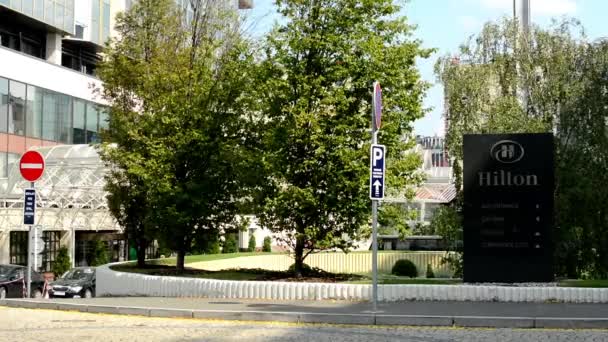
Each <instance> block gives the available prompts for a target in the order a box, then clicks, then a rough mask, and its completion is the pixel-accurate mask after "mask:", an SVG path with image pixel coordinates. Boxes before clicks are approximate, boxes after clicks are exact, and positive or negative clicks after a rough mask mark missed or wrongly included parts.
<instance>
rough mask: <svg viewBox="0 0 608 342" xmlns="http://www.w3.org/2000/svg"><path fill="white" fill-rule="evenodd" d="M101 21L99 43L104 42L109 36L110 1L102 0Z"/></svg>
mask: <svg viewBox="0 0 608 342" xmlns="http://www.w3.org/2000/svg"><path fill="white" fill-rule="evenodd" d="M102 10H103V18H102V19H103V21H102V31H101V40H102V41H101V43H102V44H103V43H105V42H106V40H108V37H109V36H110V1H109V0H104V1H103V8H102Z"/></svg>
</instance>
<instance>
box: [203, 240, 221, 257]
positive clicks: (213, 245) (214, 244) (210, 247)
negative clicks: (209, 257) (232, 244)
mask: <svg viewBox="0 0 608 342" xmlns="http://www.w3.org/2000/svg"><path fill="white" fill-rule="evenodd" d="M203 251H204V252H205V254H219V253H220V241H219V240H217V239H216V240H213V241H208V242H207V243H206V244H205V249H204V250H203Z"/></svg>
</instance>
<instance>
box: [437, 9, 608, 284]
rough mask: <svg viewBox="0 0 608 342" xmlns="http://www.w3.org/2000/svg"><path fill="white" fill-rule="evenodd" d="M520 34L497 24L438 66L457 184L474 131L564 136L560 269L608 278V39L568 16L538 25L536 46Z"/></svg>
mask: <svg viewBox="0 0 608 342" xmlns="http://www.w3.org/2000/svg"><path fill="white" fill-rule="evenodd" d="M518 32H519V31H518V30H517V27H516V25H515V24H514V23H513V22H512V21H509V20H503V21H501V22H499V23H488V24H486V25H485V26H484V28H483V30H482V31H481V32H480V33H479V34H478V35H477V36H476V37H473V38H472V39H471V40H470V41H468V42H467V43H465V44H463V45H462V47H461V49H460V51H459V52H458V53H457V54H456V56H453V55H451V56H446V57H444V58H441V59H440V60H439V61H438V63H437V65H436V72H437V75H438V76H439V79H440V81H441V82H442V84H443V86H444V88H445V89H446V94H447V97H446V100H447V106H448V108H449V113H448V120H449V122H450V125H449V128H448V131H447V132H446V139H447V146H448V149H449V153H450V155H451V156H452V157H453V158H454V159H455V163H454V166H455V168H454V172H455V176H456V179H457V182H456V188H457V189H460V185H461V184H462V170H461V165H460V161H462V135H463V134H464V133H509V132H554V134H555V135H556V139H555V143H556V147H557V148H556V214H557V215H556V225H557V226H558V227H559V229H557V230H556V235H555V241H556V247H555V262H554V264H555V265H556V266H557V269H556V272H557V274H558V275H560V276H568V277H574V278H578V277H581V276H591V277H596V278H597V277H599V278H606V277H608V234H606V233H605V232H606V231H608V214H607V209H606V208H605V205H604V203H606V201H608V192H606V191H599V190H598V189H602V188H603V186H604V185H605V184H606V182H608V172H607V171H608V164H606V160H608V136H607V135H606V122H607V120H608V110H607V108H606V106H605V104H606V103H607V102H608V93H607V92H606V91H605V89H606V87H608V78H607V77H606V74H607V73H608V43H606V42H605V41H601V42H598V41H595V42H589V41H587V38H586V37H585V35H584V29H583V27H582V26H581V25H580V23H578V22H576V21H575V20H568V19H564V20H562V21H559V22H556V23H555V25H554V26H553V27H552V28H551V29H548V30H545V29H541V28H538V27H533V28H532V32H531V35H530V37H529V40H528V43H527V42H526V39H525V38H524V37H522V36H521V35H520V34H519V33H518ZM455 57H456V58H457V59H455ZM518 89H519V90H518ZM522 89H525V90H527V93H528V94H529V96H528V101H527V105H526V106H524V104H523V103H522V102H521V101H520V100H519V98H520V97H521V93H522Z"/></svg>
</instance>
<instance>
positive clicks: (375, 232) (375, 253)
mask: <svg viewBox="0 0 608 342" xmlns="http://www.w3.org/2000/svg"><path fill="white" fill-rule="evenodd" d="M375 89H376V86H375V84H374V91H372V145H374V144H377V143H378V136H377V131H376V123H375V115H376V113H375V111H374V110H375V108H376V97H375V96H374V95H375V94H374V93H375ZM372 297H373V300H372V302H373V304H372V310H373V311H374V312H376V311H378V200H372Z"/></svg>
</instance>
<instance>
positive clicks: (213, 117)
mask: <svg viewBox="0 0 608 342" xmlns="http://www.w3.org/2000/svg"><path fill="white" fill-rule="evenodd" d="M190 4H191V7H192V10H193V11H192V12H191V13H190V14H189V15H187V16H186V14H185V13H181V12H180V11H179V9H178V8H177V7H176V6H175V4H174V2H173V1H171V0H140V1H138V2H137V3H136V4H135V5H134V6H133V8H132V9H131V10H130V11H129V12H127V13H125V14H124V15H121V16H120V17H119V18H118V20H117V22H118V23H117V26H116V30H117V31H118V33H119V38H118V39H117V40H114V41H112V42H111V44H109V46H108V49H107V51H106V57H105V60H104V62H103V63H102V65H101V67H100V68H99V76H100V78H101V79H102V81H104V88H103V90H102V94H103V96H104V98H105V99H106V100H107V101H108V102H109V103H110V105H111V110H110V129H109V131H108V133H107V137H106V138H107V141H108V143H111V144H106V145H104V147H103V153H102V155H103V157H104V159H105V160H106V161H107V162H108V164H109V165H110V167H111V168H112V169H114V170H115V172H112V173H110V174H109V175H108V177H107V182H108V184H109V186H108V190H109V191H110V193H111V195H110V198H111V199H113V200H116V201H120V202H123V201H125V202H123V204H122V205H123V206H125V203H126V201H131V202H132V201H139V200H140V199H141V202H138V203H140V204H142V205H143V206H145V208H146V210H145V211H143V212H137V211H136V212H135V213H134V214H135V215H140V216H141V215H144V216H146V217H131V218H130V220H132V221H136V222H137V221H139V222H154V226H153V227H158V231H157V232H156V233H157V234H156V236H158V237H159V238H161V239H163V245H165V246H168V247H170V248H171V249H173V250H175V251H177V255H178V258H177V268H178V270H183V268H184V257H185V254H186V252H187V251H189V250H190V249H191V247H192V243H193V241H194V240H195V239H196V240H197V241H198V242H199V243H201V240H205V239H207V238H209V237H217V236H218V234H215V233H210V231H214V230H215V231H217V230H220V229H223V230H229V229H236V226H237V223H238V222H237V219H236V215H237V213H238V211H239V208H240V206H241V203H242V201H243V200H242V199H244V198H246V196H245V194H246V191H247V190H248V189H249V186H250V185H251V184H252V182H251V181H252V180H253V179H254V178H255V177H253V176H251V175H255V174H256V170H255V168H254V167H253V166H252V165H250V161H252V160H253V157H252V154H251V148H250V147H251V146H254V144H252V143H251V141H252V139H253V138H254V135H255V127H256V126H255V125H254V124H251V123H250V120H249V118H250V117H249V111H248V108H249V107H250V101H251V100H252V99H251V98H250V97H248V96H246V95H247V92H248V91H249V88H250V87H251V86H252V82H250V77H249V72H248V70H249V69H250V68H249V66H250V64H251V63H252V59H251V54H250V52H249V46H248V44H247V42H246V41H245V40H243V39H242V37H241V35H240V30H239V27H238V21H237V18H235V17H234V13H230V12H227V11H225V10H224V9H223V7H222V6H219V3H217V2H215V1H206V0H196V1H191V2H190ZM137 196H141V197H137ZM127 215H130V214H127Z"/></svg>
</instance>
